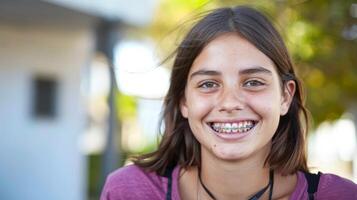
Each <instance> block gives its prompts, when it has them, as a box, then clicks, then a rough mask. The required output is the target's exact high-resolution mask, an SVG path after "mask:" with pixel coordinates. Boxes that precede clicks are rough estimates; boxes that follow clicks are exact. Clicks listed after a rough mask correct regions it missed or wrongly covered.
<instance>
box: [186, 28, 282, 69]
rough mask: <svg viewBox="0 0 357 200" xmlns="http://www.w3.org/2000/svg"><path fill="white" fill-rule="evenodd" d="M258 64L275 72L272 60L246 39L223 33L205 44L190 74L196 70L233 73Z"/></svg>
mask: <svg viewBox="0 0 357 200" xmlns="http://www.w3.org/2000/svg"><path fill="white" fill-rule="evenodd" d="M256 66H260V67H263V68H266V69H267V70H269V71H272V72H275V73H276V69H275V65H274V63H273V61H272V60H271V59H270V58H269V57H267V56H266V55H265V54H264V53H262V52H261V51H260V50H259V49H257V48H256V47H255V46H254V45H253V44H251V43H250V42H248V41H247V40H246V39H244V38H242V37H240V36H238V35H237V34H235V33H227V34H223V35H221V36H219V37H217V38H215V39H214V40H212V41H211V42H209V43H208V44H207V46H205V47H204V48H203V50H202V51H201V53H200V54H199V55H198V56H197V57H196V59H195V60H194V62H193V64H192V67H191V69H190V74H191V73H193V72H194V71H197V70H202V69H206V70H217V71H222V72H224V71H227V72H229V73H231V72H232V73H235V71H241V70H245V69H248V68H252V67H256Z"/></svg>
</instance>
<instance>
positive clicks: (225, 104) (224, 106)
mask: <svg viewBox="0 0 357 200" xmlns="http://www.w3.org/2000/svg"><path fill="white" fill-rule="evenodd" d="M244 107H245V98H244V95H243V94H242V93H241V92H240V91H239V89H237V88H232V89H229V90H228V89H227V90H225V91H224V92H223V94H222V96H221V98H220V102H219V111H220V112H228V113H232V112H234V111H239V110H243V109H244Z"/></svg>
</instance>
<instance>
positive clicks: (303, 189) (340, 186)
mask: <svg viewBox="0 0 357 200" xmlns="http://www.w3.org/2000/svg"><path fill="white" fill-rule="evenodd" d="M307 188H308V183H307V180H306V178H305V175H304V172H301V171H299V172H298V173H297V183H296V187H295V190H294V192H293V193H292V194H291V196H290V198H289V199H290V200H298V199H308V193H307ZM315 197H316V199H324V200H335V199H346V200H355V199H357V185H356V184H355V183H353V182H352V181H350V180H348V179H345V178H342V177H340V176H337V175H334V174H327V173H321V175H320V180H319V184H318V189H317V192H316V194H315Z"/></svg>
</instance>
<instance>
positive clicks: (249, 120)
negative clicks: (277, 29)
mask: <svg viewBox="0 0 357 200" xmlns="http://www.w3.org/2000/svg"><path fill="white" fill-rule="evenodd" d="M281 88H282V87H281V83H280V79H279V76H278V73H277V71H276V69H275V66H274V63H273V62H272V61H271V60H270V59H269V58H268V57H267V56H266V55H264V54H263V53H262V52H260V51H259V50H258V49H257V48H256V47H255V46H254V45H252V44H251V43H249V42H248V41H247V40H245V39H243V38H241V37H239V36H238V35H236V34H233V33H231V34H224V35H221V36H219V37H217V38H216V39H214V40H213V41H211V42H210V43H209V44H208V45H207V46H206V47H205V48H204V49H203V50H202V52H201V53H200V54H199V55H198V56H197V58H196V59H195V60H194V62H193V64H192V67H191V69H190V72H189V74H188V78H187V86H186V88H185V97H184V98H183V99H182V100H181V105H180V109H181V113H182V115H183V116H184V117H185V118H187V119H188V122H189V125H190V128H191V130H192V132H193V134H194V136H195V137H196V139H197V140H198V141H199V142H200V144H201V151H202V157H205V156H213V158H216V159H217V158H218V159H223V160H239V159H244V158H248V157H249V156H251V155H254V154H255V153H258V152H261V153H268V151H269V150H270V142H271V139H272V137H273V135H274V133H275V131H276V130H277V127H278V124H279V118H280V115H284V114H286V113H287V111H288V108H289V105H290V102H291V98H292V95H293V94H294V91H295V83H294V82H293V81H290V82H287V83H286V84H285V86H284V90H283V91H282V89H281Z"/></svg>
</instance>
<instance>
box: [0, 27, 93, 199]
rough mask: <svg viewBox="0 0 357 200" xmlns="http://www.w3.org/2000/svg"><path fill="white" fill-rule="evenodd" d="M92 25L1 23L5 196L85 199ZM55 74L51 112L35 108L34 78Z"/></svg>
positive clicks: (0, 187)
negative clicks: (82, 142) (86, 78)
mask: <svg viewBox="0 0 357 200" xmlns="http://www.w3.org/2000/svg"><path fill="white" fill-rule="evenodd" d="M93 38H94V37H93V34H92V32H91V31H90V28H89V27H88V28H85V27H71V28H66V27H65V26H55V25H53V26H51V25H36V24H21V23H0V199H7V200H10V199H11V200H17V199H18V200H23V199H30V200H32V199H33V200H41V199H43V200H45V199H46V200H49V199H51V200H82V199H85V198H86V195H85V194H86V160H85V156H84V155H83V154H82V153H81V151H80V146H79V139H80V137H81V134H83V132H84V128H85V120H86V117H85V116H86V113H85V109H84V105H85V98H84V96H83V94H85V91H83V88H85V87H82V86H83V72H84V71H85V68H86V66H87V65H88V62H89V60H90V56H91V55H92V51H93V47H94V45H93V44H94V41H93ZM38 76H40V77H46V78H52V79H54V80H56V81H57V83H58V89H57V96H56V97H57V99H56V105H57V112H56V115H55V117H53V118H39V117H36V116H34V115H33V112H32V110H33V95H34V93H33V88H34V87H33V79H34V78H35V77H38Z"/></svg>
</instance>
